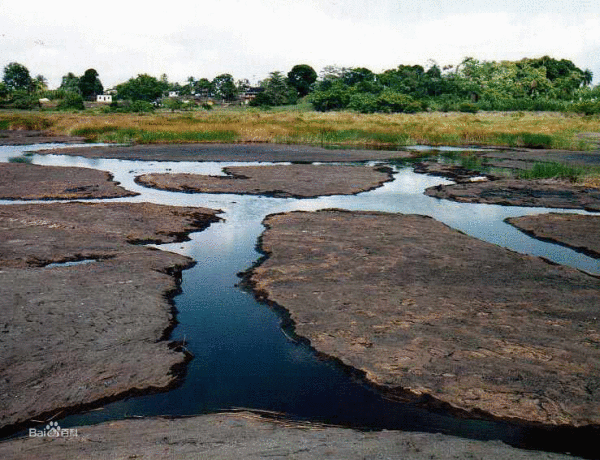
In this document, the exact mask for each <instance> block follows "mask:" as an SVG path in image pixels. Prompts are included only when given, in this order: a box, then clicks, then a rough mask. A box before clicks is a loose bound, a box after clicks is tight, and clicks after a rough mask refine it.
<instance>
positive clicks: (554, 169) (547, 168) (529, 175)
mask: <svg viewBox="0 0 600 460" xmlns="http://www.w3.org/2000/svg"><path fill="white" fill-rule="evenodd" d="M598 172H600V171H596V174H597V173H598ZM593 173H594V171H593V170H591V169H589V168H584V167H582V166H571V165H567V164H563V163H555V162H536V163H534V165H533V167H532V168H531V169H527V170H521V171H519V173H518V177H519V178H520V179H564V180H569V181H571V182H580V181H582V179H583V178H584V177H585V176H586V175H588V174H593Z"/></svg>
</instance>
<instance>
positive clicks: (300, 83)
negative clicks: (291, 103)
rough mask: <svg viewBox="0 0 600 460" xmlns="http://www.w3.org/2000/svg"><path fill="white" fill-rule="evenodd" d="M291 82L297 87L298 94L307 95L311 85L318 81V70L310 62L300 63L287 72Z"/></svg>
mask: <svg viewBox="0 0 600 460" xmlns="http://www.w3.org/2000/svg"><path fill="white" fill-rule="evenodd" d="M287 77H288V82H289V84H290V85H291V86H292V87H294V88H295V89H296V91H297V92H298V96H300V97H304V96H306V95H307V94H308V93H309V92H310V89H311V85H312V84H313V83H314V82H316V81H317V72H315V69H313V68H312V67H311V66H309V65H308V64H298V65H295V66H294V67H292V70H290V71H289V72H288V74H287Z"/></svg>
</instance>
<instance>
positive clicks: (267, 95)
mask: <svg viewBox="0 0 600 460" xmlns="http://www.w3.org/2000/svg"><path fill="white" fill-rule="evenodd" d="M261 87H262V89H263V90H262V91H261V92H260V93H258V95H257V96H256V98H255V99H253V100H252V102H251V105H258V106H260V105H272V106H278V105H287V104H295V103H296V101H297V99H298V95H297V93H296V89H295V88H294V87H292V86H291V85H289V84H288V82H287V79H286V78H285V77H284V76H283V75H282V74H281V72H277V71H276V72H271V73H270V74H269V78H265V79H264V80H263V81H262V83H261Z"/></svg>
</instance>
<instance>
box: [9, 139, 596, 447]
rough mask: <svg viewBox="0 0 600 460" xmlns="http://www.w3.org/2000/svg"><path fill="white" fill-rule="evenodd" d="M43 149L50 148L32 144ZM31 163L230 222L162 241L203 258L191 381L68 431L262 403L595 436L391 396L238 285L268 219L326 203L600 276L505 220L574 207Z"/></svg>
mask: <svg viewBox="0 0 600 460" xmlns="http://www.w3.org/2000/svg"><path fill="white" fill-rule="evenodd" d="M4 149H6V148H5V147H0V161H7V158H8V157H9V156H17V155H18V154H20V152H22V151H24V150H25V148H24V147H19V148H14V151H8V150H4ZM36 149H40V146H31V147H28V148H27V150H36ZM30 158H31V160H32V161H33V163H35V164H43V165H56V166H79V167H88V168H95V169H101V170H105V171H109V172H111V173H112V174H113V175H114V176H115V180H117V181H119V182H120V183H121V185H122V186H124V187H125V188H127V189H129V190H133V191H136V192H139V193H141V195H139V196H136V197H133V198H125V199H117V200H110V201H128V202H142V201H149V202H154V203H160V204H168V205H174V206H203V207H209V208H213V209H220V210H222V211H223V212H222V214H221V217H222V218H223V219H224V221H222V222H219V223H216V224H212V225H211V226H210V227H209V228H208V229H207V230H205V231H202V232H199V233H194V234H192V235H190V237H191V240H190V241H187V242H184V243H174V244H168V245H160V246H157V247H159V248H161V249H164V250H169V251H173V252H177V253H180V254H183V255H187V256H190V257H192V258H193V259H195V260H196V261H197V264H196V265H195V266H194V267H193V268H191V269H189V270H186V271H184V272H183V278H182V285H181V288H182V293H181V294H180V295H179V296H177V297H176V298H175V299H174V301H175V306H176V308H177V311H178V314H177V320H178V322H179V324H178V326H177V327H176V329H175V330H174V331H173V333H172V339H174V340H185V343H186V346H187V348H188V349H189V350H190V351H191V352H192V353H193V354H194V359H193V360H192V361H191V362H190V363H189V366H188V373H187V376H186V378H185V380H184V382H183V384H182V385H181V386H180V387H178V388H177V389H175V390H172V391H169V392H166V393H160V394H154V395H147V396H142V397H135V398H129V399H126V400H123V401H119V402H115V403H112V404H108V405H106V406H105V407H104V408H102V410H97V411H91V412H89V413H86V414H80V415H73V416H69V417H67V418H64V419H63V420H60V421H59V423H60V426H61V427H69V426H76V425H84V424H90V423H97V422H101V421H105V420H111V419H119V418H124V417H131V416H152V415H172V416H177V415H194V414H203V413H210V412H217V411H222V410H226V409H231V408H250V409H258V410H268V411H276V412H282V413H285V414H286V415H287V416H289V417H291V418H299V419H308V420H313V421H319V422H324V423H332V424H340V425H346V426H354V427H360V428H366V429H378V428H386V429H401V430H411V431H427V432H442V433H447V434H452V435H456V436H463V437H468V438H474V439H500V440H502V441H504V442H507V443H509V444H511V445H514V446H521V447H527V448H535V449H543V450H559V451H571V452H573V451H575V449H574V448H572V446H576V445H577V443H578V442H582V440H583V439H584V438H585V436H586V432H585V431H584V430H578V431H572V430H554V431H553V432H552V433H550V432H549V431H548V430H546V429H534V428H526V427H520V426H517V425H514V424H508V423H505V422H493V421H481V420H469V419H464V418H458V417H455V416H452V415H450V414H448V413H445V412H443V411H431V410H427V409H425V408H422V407H418V406H417V405H415V404H406V403H403V404H400V403H394V402H391V401H388V400H386V399H384V398H383V397H382V396H381V395H380V394H378V393H377V392H376V391H375V390H374V389H372V388H371V387H370V386H369V385H368V384H366V383H365V382H364V381H363V380H362V379H360V378H357V377H356V376H353V375H352V373H351V372H349V371H348V370H347V369H344V368H342V366H340V365H338V364H336V363H334V362H331V361H325V360H322V359H319V358H318V357H317V356H316V354H315V353H314V351H313V350H312V349H311V348H309V347H308V346H307V345H305V344H303V343H300V342H299V341H298V340H297V338H296V337H294V335H293V331H291V330H284V329H282V327H281V321H282V317H281V316H280V314H279V313H277V312H275V311H274V310H272V309H270V308H269V307H267V306H266V305H264V304H261V303H259V302H257V301H256V300H255V299H254V297H253V295H252V294H251V293H249V292H246V291H244V290H243V289H241V288H240V287H238V284H239V282H240V278H239V277H238V275H237V274H238V273H239V272H241V271H244V270H247V269H248V268H249V267H251V266H252V264H253V263H255V262H256V260H258V259H259V257H260V254H259V253H258V252H257V251H256V247H255V246H256V243H257V239H258V237H259V236H260V234H261V233H262V231H263V230H264V228H263V226H262V224H261V222H262V220H263V219H264V217H265V216H266V215H268V214H271V213H277V212H284V211H292V210H317V209H324V208H343V209H349V210H374V211H385V212H394V213H406V214H411V213H415V214H423V215H429V216H431V217H433V218H435V219H437V220H439V221H441V222H444V223H446V224H447V225H449V226H451V227H453V228H456V229H459V230H461V231H463V232H464V233H467V234H469V235H472V236H474V237H476V238H480V239H482V240H486V241H489V242H491V243H494V244H498V245H500V246H504V247H507V248H509V249H511V250H514V251H517V252H521V253H526V254H533V255H538V256H543V257H545V258H547V259H550V260H552V261H555V262H557V263H561V264H565V265H570V266H573V267H576V268H579V269H581V270H585V271H588V272H590V273H597V274H599V273H600V260H597V259H592V258H589V257H587V256H585V255H582V254H579V253H577V252H575V251H572V250H570V249H568V248H565V247H563V246H559V245H554V244H550V243H546V242H541V241H538V240H535V239H533V238H530V237H528V236H527V235H525V234H524V233H522V232H520V231H518V230H516V229H515V228H513V227H512V226H510V225H508V224H506V223H504V222H503V220H504V219H505V218H506V217H509V216H520V215H525V214H539V213H545V212H550V211H553V212H573V211H564V210H557V209H553V210H550V209H546V208H522V207H504V206H496V205H477V204H464V203H454V202H450V201H444V200H438V199H434V198H431V197H427V196H425V195H423V190H424V189H425V188H427V187H431V186H433V185H437V184H446V183H451V182H450V181H447V180H445V179H441V178H438V177H432V176H425V175H419V174H415V173H414V172H412V170H411V169H399V170H398V171H397V172H396V174H395V180H394V181H393V182H389V183H386V184H385V185H384V186H382V187H380V188H378V189H376V190H373V191H370V192H365V193H360V194H358V195H353V196H332V197H321V198H315V199H291V198H290V199H282V198H266V197H256V196H242V195H226V194H224V195H211V194H184V193H176V192H165V191H159V190H152V189H148V188H144V187H141V186H139V185H137V184H135V183H134V181H133V179H134V177H135V176H137V175H140V174H143V173H146V172H193V173H199V174H220V173H221V170H222V168H223V167H225V166H230V165H234V164H240V163H213V162H207V163H190V162H141V161H122V160H89V159H85V158H81V157H71V156H59V155H33V156H31V157H30ZM244 164H249V163H244ZM254 164H256V163H254ZM90 201H99V200H90ZM100 201H102V200H100ZM105 201H109V200H105ZM8 203H15V202H14V201H10V202H9V201H0V204H8ZM582 213H584V212H582ZM584 214H585V213H584ZM579 438H581V439H579Z"/></svg>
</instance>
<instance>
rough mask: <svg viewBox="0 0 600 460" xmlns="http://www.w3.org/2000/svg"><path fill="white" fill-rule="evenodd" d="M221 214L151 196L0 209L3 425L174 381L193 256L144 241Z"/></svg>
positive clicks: (164, 238) (180, 235)
mask: <svg viewBox="0 0 600 460" xmlns="http://www.w3.org/2000/svg"><path fill="white" fill-rule="evenodd" d="M214 220H216V217H215V211H212V210H209V209H203V208H179V207H170V206H160V205H154V204H149V203H139V204H133V203H131V204H130V203H102V204H83V203H64V204H61V203H52V204H36V205H9V206H2V207H0V291H1V292H2V296H0V311H2V319H1V320H0V369H2V373H1V377H0V395H2V397H1V398H0V428H2V429H3V430H0V431H2V432H7V431H10V430H12V429H14V428H15V427H16V426H18V425H21V426H25V425H23V424H24V423H25V422H27V421H29V420H31V419H42V420H44V419H46V418H48V417H54V416H57V415H65V414H66V413H67V412H68V411H69V410H73V409H77V408H79V407H82V406H85V405H89V404H95V403H98V402H99V401H102V400H106V399H111V398H116V397H118V396H123V395H124V394H127V393H135V392H142V391H146V392H147V391H149V390H152V389H158V388H161V389H165V388H167V387H169V386H170V385H173V384H174V383H175V382H176V379H177V378H178V377H180V376H181V373H182V371H183V369H184V368H185V366H183V363H184V362H185V361H186V360H187V356H186V355H185V353H184V352H183V351H182V350H181V349H173V347H172V346H171V344H170V343H169V342H168V341H167V340H166V339H167V338H168V335H169V331H170V329H171V328H172V327H173V325H174V318H173V312H172V306H171V304H170V302H169V296H170V295H172V294H174V293H175V292H176V291H177V289H178V283H177V278H178V275H179V273H180V272H181V270H182V269H183V268H185V267H187V266H190V265H191V264H192V263H193V261H192V260H191V259H189V258H187V257H183V256H180V255H177V254H172V253H168V252H164V251H158V250H155V249H150V248H145V247H143V246H140V245H136V244H134V243H140V242H150V241H152V242H172V241H178V240H181V239H185V238H186V235H187V233H189V232H191V231H197V230H200V229H202V228H204V227H206V226H207V225H209V224H210V222H212V221H214ZM82 259H88V262H89V263H84V264H79V265H74V266H64V265H63V266H60V265H59V266H48V264H50V263H57V262H65V261H75V260H82ZM25 427H27V426H25Z"/></svg>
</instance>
